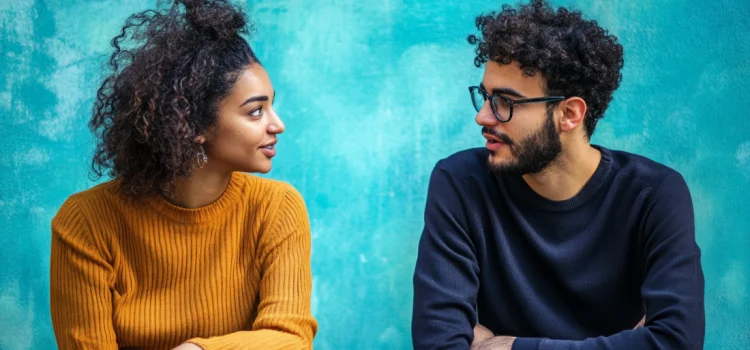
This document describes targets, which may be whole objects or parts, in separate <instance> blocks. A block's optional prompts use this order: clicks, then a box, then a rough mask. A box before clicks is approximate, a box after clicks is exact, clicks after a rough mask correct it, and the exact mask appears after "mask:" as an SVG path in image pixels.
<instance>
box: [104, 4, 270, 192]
mask: <svg viewBox="0 0 750 350" xmlns="http://www.w3.org/2000/svg"><path fill="white" fill-rule="evenodd" d="M160 7H163V8H162V9H157V10H148V11H144V12H141V13H136V14H134V15H132V16H130V17H129V18H128V19H127V21H126V22H125V25H124V26H123V27H122V29H121V31H120V34H119V35H117V36H115V37H114V39H112V43H111V44H112V46H113V47H114V53H112V55H111V56H110V58H109V62H108V66H107V67H108V69H109V70H110V71H109V72H108V73H109V75H108V76H107V78H106V79H105V80H104V82H103V83H102V85H101V87H100V88H99V90H98V91H97V95H96V102H95V103H94V110H93V117H92V118H91V121H90V122H89V127H90V128H91V130H92V131H93V132H94V134H95V136H96V138H97V146H96V150H95V153H94V157H93V161H92V170H93V172H94V174H96V176H97V177H101V176H102V175H103V174H104V173H107V174H108V175H109V176H112V177H114V178H117V179H118V180H119V181H120V190H121V191H122V192H124V193H126V194H129V195H132V196H141V195H145V194H149V193H154V192H156V191H166V192H170V191H171V190H173V183H174V180H175V179H176V178H179V177H185V176H189V175H190V174H191V173H192V171H193V170H194V168H195V163H196V162H195V160H196V158H197V157H198V154H199V153H198V152H199V145H198V143H197V141H196V137H197V136H199V135H204V134H205V132H206V131H207V129H208V128H209V127H210V126H211V125H213V123H214V122H215V120H216V117H217V108H218V102H219V101H220V100H221V99H222V98H224V97H226V96H227V95H228V94H229V92H230V90H231V88H232V87H233V86H234V84H235V82H236V80H237V77H238V75H239V73H240V72H241V71H242V70H243V69H244V68H245V67H247V66H248V65H251V64H255V63H258V64H259V62H258V59H257V57H256V56H255V54H254V53H253V51H252V49H251V48H250V46H249V45H248V43H247V42H246V41H245V39H243V38H242V37H241V35H242V34H249V33H250V31H251V30H252V28H250V25H249V24H248V21H247V18H246V16H245V14H244V13H243V11H242V10H241V9H239V8H238V7H236V6H234V5H232V4H230V3H229V2H228V1H226V0H176V1H174V3H173V4H171V5H169V6H160Z"/></svg>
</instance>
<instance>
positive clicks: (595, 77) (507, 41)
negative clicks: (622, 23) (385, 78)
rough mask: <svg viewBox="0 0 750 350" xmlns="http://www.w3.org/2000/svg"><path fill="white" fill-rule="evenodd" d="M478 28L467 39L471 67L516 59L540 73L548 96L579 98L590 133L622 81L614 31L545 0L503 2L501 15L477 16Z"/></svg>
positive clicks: (619, 50)
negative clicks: (472, 54)
mask: <svg viewBox="0 0 750 350" xmlns="http://www.w3.org/2000/svg"><path fill="white" fill-rule="evenodd" d="M476 26H477V29H479V32H480V33H481V34H480V35H470V36H469V37H468V41H469V43H470V44H472V45H476V46H477V48H476V58H475V59H474V65H476V66H477V67H481V65H482V64H484V63H486V62H487V61H488V60H492V61H494V62H497V63H500V64H509V63H511V62H516V63H518V64H519V65H520V67H521V69H522V70H523V72H524V74H526V75H528V76H533V75H534V74H536V73H537V72H539V73H541V74H542V77H543V78H544V81H545V83H546V91H545V93H546V94H548V95H562V96H566V97H571V96H578V97H581V98H583V99H584V100H585V101H586V104H587V105H588V111H587V113H586V116H585V118H584V127H585V129H586V136H587V137H589V138H590V137H591V135H592V134H593V132H594V129H595V128H596V123H597V121H598V120H599V119H601V118H602V117H603V116H604V111H605V110H606V109H607V105H609V102H610V101H611V100H612V93H613V92H614V91H615V90H616V89H617V87H618V86H619V85H620V81H621V80H622V75H621V73H620V71H621V69H622V66H623V58H622V46H621V45H620V44H619V43H618V42H617V38H616V37H615V36H614V35H609V33H608V32H607V31H606V30H604V29H602V28H601V27H599V25H598V24H597V23H596V21H592V20H586V19H584V18H583V15H582V14H581V12H580V11H569V10H567V9H565V8H562V7H560V8H558V9H557V11H555V10H554V9H553V8H552V7H550V5H549V4H548V3H547V2H546V1H544V0H532V1H531V3H530V4H528V5H519V8H518V9H514V8H512V7H511V6H509V5H503V8H502V11H501V12H500V13H494V12H492V13H489V14H484V15H480V16H479V17H477V18H476Z"/></svg>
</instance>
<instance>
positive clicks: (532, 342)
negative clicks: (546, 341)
mask: <svg viewBox="0 0 750 350" xmlns="http://www.w3.org/2000/svg"><path fill="white" fill-rule="evenodd" d="M541 341H542V339H541V338H516V340H515V341H513V346H512V347H511V350H537V349H539V343H541Z"/></svg>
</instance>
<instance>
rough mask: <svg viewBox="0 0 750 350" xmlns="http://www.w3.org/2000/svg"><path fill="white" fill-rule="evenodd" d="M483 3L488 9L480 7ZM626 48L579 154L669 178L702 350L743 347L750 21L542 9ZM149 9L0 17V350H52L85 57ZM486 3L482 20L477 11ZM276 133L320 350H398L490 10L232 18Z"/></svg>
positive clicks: (653, 10) (373, 4)
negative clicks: (606, 152) (692, 212)
mask: <svg viewBox="0 0 750 350" xmlns="http://www.w3.org/2000/svg"><path fill="white" fill-rule="evenodd" d="M491 3H492V4H491ZM557 3H558V4H566V5H574V6H578V7H579V8H581V9H583V10H584V11H586V12H587V13H588V14H589V15H590V16H591V17H592V18H595V19H597V20H599V21H600V23H601V24H602V25H604V26H605V27H608V28H609V29H610V30H611V31H612V32H613V33H614V34H616V35H618V36H619V37H620V39H621V41H622V43H623V44H624V46H625V52H626V66H625V70H624V79H623V83H622V87H621V88H620V90H619V91H618V92H617V94H616V96H615V100H614V102H613V103H612V105H611V108H610V110H609V113H608V116H607V118H606V119H604V120H603V121H602V122H601V123H600V125H599V128H598V130H597V133H596V135H595V137H594V141H595V142H596V143H600V144H603V145H606V146H609V147H612V148H618V149H624V150H628V151H632V152H636V153H640V154H643V155H646V156H649V157H651V158H653V159H655V160H657V161H661V162H663V163H666V164H668V165H670V166H672V167H674V168H676V169H678V170H679V171H681V172H682V173H683V175H684V176H685V178H686V179H687V181H688V183H689V185H690V188H691V190H692V193H693V197H694V202H695V208H696V228H697V236H698V243H699V245H700V246H701V248H702V249H703V253H704V255H703V256H704V258H703V263H704V271H705V274H706V316H707V334H706V348H707V349H747V348H750V297H748V293H750V277H748V276H749V275H750V255H749V254H747V250H748V248H750V215H748V211H749V210H748V209H747V208H748V207H750V190H748V189H749V188H750V120H748V112H747V111H748V110H750V99H749V98H748V97H747V96H750V87H748V84H747V81H748V80H749V79H750V64H749V63H748V62H749V61H750V39H748V38H750V23H749V22H748V21H749V20H748V18H750V4H748V3H747V2H746V1H729V0H723V1H705V2H704V1H696V0H687V1H686V0H647V1H629V0H613V1H584V0H577V1H573V0H568V1H558V2H557ZM152 4H153V2H152V1H145V0H143V1H134V0H128V1H89V0H72V1H71V0H66V1H63V0H56V1H44V0H36V1H32V0H0V53H1V55H0V115H2V117H1V119H0V140H2V147H0V218H2V222H0V225H1V226H0V240H1V242H2V244H0V349H8V350H13V349H32V348H34V349H51V348H54V337H53V335H52V329H51V325H50V318H49V315H48V313H49V302H48V297H49V292H48V263H49V257H48V256H49V239H50V233H49V222H50V219H51V218H52V216H53V215H54V213H55V212H56V211H57V209H58V207H59V206H60V204H61V203H62V201H63V200H64V199H65V198H66V197H67V196H68V195H69V194H71V193H73V192H76V191H79V190H82V189H85V188H88V187H90V186H91V185H92V182H90V181H89V180H88V173H87V171H88V165H89V157H90V155H91V150H92V140H91V137H90V135H89V133H88V131H87V129H86V122H87V120H88V117H89V114H90V107H91V103H92V98H93V96H94V92H95V89H96V87H97V82H98V81H99V79H100V76H99V72H100V70H99V67H100V64H101V62H103V60H102V57H103V56H102V55H104V54H106V53H107V52H108V46H107V45H108V42H109V40H110V39H111V37H112V36H113V35H114V34H115V33H116V32H117V30H118V28H119V26H120V25H121V24H122V22H123V20H124V19H125V17H126V16H127V15H128V14H130V13H132V12H135V11H140V10H143V9H146V8H148V7H149V6H152ZM494 4H497V5H494ZM249 7H250V8H252V9H253V11H252V17H253V18H254V19H255V20H256V22H257V25H258V35H257V36H256V37H254V38H253V39H252V42H253V45H254V47H255V49H256V51H257V52H258V54H259V56H260V57H261V60H262V61H263V63H264V65H265V66H266V68H267V69H268V71H269V73H270V75H271V77H272V79H273V82H274V84H275V87H276V90H277V92H278V107H277V109H278V111H279V113H281V114H282V117H284V118H285V121H286V123H287V132H286V133H285V134H284V135H283V136H282V138H281V142H280V144H279V146H278V148H279V156H278V158H277V160H276V162H275V169H274V170H273V172H272V173H271V174H270V175H269V176H271V177H274V178H278V179H283V180H286V181H289V182H291V183H292V184H294V185H295V186H297V188H299V189H300V191H301V192H302V194H303V195H304V196H305V198H306V200H307V203H308V207H309V211H310V217H311V220H312V228H313V235H314V242H313V244H314V252H313V274H314V287H315V292H314V295H313V310H314V313H315V316H316V317H317V318H318V320H319V321H320V325H321V328H320V332H319V334H318V337H317V339H316V343H315V345H316V348H318V349H396V348H404V349H405V348H409V346H410V335H409V334H410V331H409V321H410V317H411V300H412V291H411V273H412V269H413V264H414V261H415V252H416V244H417V240H418V238H419V234H420V230H421V225H422V217H421V216H422V209H423V202H424V199H425V190H426V187H427V179H428V176H429V173H430V170H431V168H432V166H433V165H434V163H435V162H436V161H437V160H438V159H440V158H442V157H445V156H447V155H449V154H451V153H453V152H455V151H457V150H460V149H463V148H468V147H473V146H479V145H481V144H482V141H481V139H480V137H479V129H478V127H477V126H475V125H474V122H473V119H472V118H473V112H472V108H471V105H470V103H469V100H468V95H467V92H466V86H468V85H470V84H473V83H476V82H477V81H478V79H479V77H480V76H481V73H482V71H481V70H480V69H476V68H474V67H473V66H472V59H473V55H472V48H471V47H470V46H469V45H468V44H465V40H464V38H465V37H466V35H467V34H468V33H471V32H473V26H472V24H473V16H474V15H475V14H477V13H478V12H481V11H483V10H488V9H491V8H495V7H499V2H488V1H476V0H474V1H453V2H448V1H438V0H421V1H416V0H383V1H375V0H373V1H354V0H350V1H343V0H339V1H337V0H329V1H322V0H314V1H313V0H265V1H254V2H252V1H251V2H249Z"/></svg>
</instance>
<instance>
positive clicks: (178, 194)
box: [164, 168, 232, 209]
mask: <svg viewBox="0 0 750 350" xmlns="http://www.w3.org/2000/svg"><path fill="white" fill-rule="evenodd" d="M231 177H232V173H231V172H225V171H216V170H214V169H208V168H204V169H196V170H195V172H194V173H193V175H192V176H190V177H189V178H183V179H179V180H177V181H176V182H175V191H174V193H173V194H172V195H171V196H164V197H165V198H166V199H167V200H168V201H169V202H170V203H172V204H174V205H176V206H179V207H183V208H191V209H192V208H200V207H205V206H207V205H209V204H211V203H213V202H215V201H216V200H218V199H219V198H220V197H221V195H222V194H224V191H225V190H226V188H227V186H228V185H229V180H230V178H231Z"/></svg>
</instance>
